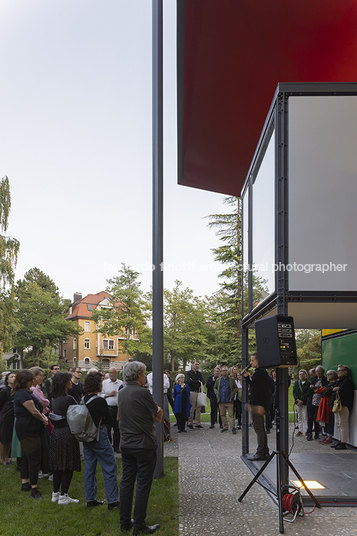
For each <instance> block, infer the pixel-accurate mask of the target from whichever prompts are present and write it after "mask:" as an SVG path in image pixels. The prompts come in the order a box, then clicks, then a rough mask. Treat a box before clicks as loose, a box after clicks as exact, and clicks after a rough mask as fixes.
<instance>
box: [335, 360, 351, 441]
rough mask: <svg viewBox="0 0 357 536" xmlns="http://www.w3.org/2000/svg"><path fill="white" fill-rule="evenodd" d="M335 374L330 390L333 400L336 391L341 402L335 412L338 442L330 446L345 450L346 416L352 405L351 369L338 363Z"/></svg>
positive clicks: (346, 434)
mask: <svg viewBox="0 0 357 536" xmlns="http://www.w3.org/2000/svg"><path fill="white" fill-rule="evenodd" d="M337 376H338V379H337V381H336V383H335V387H333V388H332V392H333V393H334V395H335V396H334V397H333V401H334V399H335V398H336V393H338V394H339V395H340V399H341V403H342V410H341V411H339V412H337V413H335V422H336V426H337V432H338V443H336V444H334V445H331V448H334V449H335V450H346V448H347V447H346V442H347V436H348V417H349V415H350V413H351V411H352V407H353V400H354V385H353V381H352V374H351V370H350V369H349V368H348V367H347V366H346V365H338V367H337ZM332 403H333V402H332Z"/></svg>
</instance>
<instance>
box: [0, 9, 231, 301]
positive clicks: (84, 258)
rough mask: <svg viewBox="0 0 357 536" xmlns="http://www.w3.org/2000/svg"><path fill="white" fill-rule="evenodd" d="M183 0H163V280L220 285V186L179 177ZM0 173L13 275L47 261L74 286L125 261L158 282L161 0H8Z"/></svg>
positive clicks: (0, 93)
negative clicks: (156, 136) (15, 247)
mask: <svg viewBox="0 0 357 536" xmlns="http://www.w3.org/2000/svg"><path fill="white" fill-rule="evenodd" d="M175 4H176V2H175V0H166V1H165V2H164V10H165V12H164V48H165V51H164V95H165V99H164V113H165V132H164V138H165V147H164V153H165V160H164V185H165V186H164V187H165V208H164V210H165V213H164V214H165V215H164V219H165V226H164V240H165V242H164V260H165V263H166V270H165V272H164V285H165V287H166V288H172V286H173V283H174V281H175V279H179V280H181V281H183V284H184V286H188V287H190V288H192V289H193V290H194V292H195V293H196V294H197V295H205V294H211V293H212V292H214V291H215V290H217V289H218V278H217V274H218V273H219V271H220V270H221V266H220V265H218V264H217V263H215V262H214V260H213V255H212V253H211V248H213V247H216V246H217V245H218V244H219V240H218V239H217V237H216V236H215V234H214V231H213V230H210V229H208V227H207V223H208V220H207V219H205V218H204V217H205V216H207V215H209V214H213V213H221V212H226V211H227V208H226V207H225V206H224V205H223V198H224V197H223V196H221V195H218V194H215V193H210V192H205V191H202V190H195V189H192V188H187V187H184V186H178V185H177V152H176V70H175V69H176V65H175V61H176V55H175V54H176V50H175V46H176V41H175V40H176V36H175V32H176V21H175ZM0 51H1V52H0V72H1V84H0V178H1V177H3V176H4V175H7V176H8V177H9V180H10V188H11V195H12V211H11V215H10V225H9V230H8V234H10V235H12V236H14V237H16V238H17V239H18V240H20V243H21V248H20V255H19V261H18V266H17V269H16V278H17V279H18V278H21V277H23V275H24V273H25V272H26V271H27V270H29V269H30V268H32V267H34V266H37V267H38V268H40V269H41V270H42V271H44V272H45V273H46V274H48V275H49V276H50V277H51V278H52V279H53V280H54V281H55V283H56V284H57V286H58V287H59V289H60V292H61V294H62V295H63V296H64V297H66V298H72V296H73V293H74V292H82V294H83V295H85V294H88V293H96V292H99V291H101V290H104V289H105V287H106V280H107V279H108V278H111V277H113V276H115V275H116V274H117V271H118V269H119V268H120V265H121V263H122V262H124V263H126V264H129V265H132V266H133V267H134V268H135V269H136V270H137V271H139V272H142V276H141V278H140V279H141V281H142V288H143V290H145V291H147V290H149V288H150V285H151V277H152V275H151V268H150V267H151V262H152V250H151V245H152V240H151V235H152V223H151V205H152V198H151V183H152V167H151V1H150V0H130V1H127V0H51V1H49V0H31V1H29V0H0Z"/></svg>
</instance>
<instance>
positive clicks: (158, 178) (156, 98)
mask: <svg viewBox="0 0 357 536" xmlns="http://www.w3.org/2000/svg"><path fill="white" fill-rule="evenodd" d="M152 192H153V193H152V195H153V211H152V218H153V240H152V253H153V262H152V263H153V266H154V270H153V276H152V287H153V288H152V330H153V335H152V343H153V344H152V346H153V356H152V369H153V393H154V399H155V401H156V402H157V403H158V405H159V406H160V407H161V408H163V407H164V390H163V389H164V387H163V375H164V370H163V369H164V363H163V355H164V336H163V292H164V287H163V260H164V257H163V251H164V248H163V3H162V0H152ZM155 426H156V438H157V442H158V445H159V446H158V450H157V462H156V467H155V471H154V478H161V477H163V476H164V441H163V423H159V424H156V425H155Z"/></svg>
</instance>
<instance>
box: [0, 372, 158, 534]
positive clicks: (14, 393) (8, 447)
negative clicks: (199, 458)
mask: <svg viewBox="0 0 357 536" xmlns="http://www.w3.org/2000/svg"><path fill="white" fill-rule="evenodd" d="M145 371H146V367H145V365H144V364H143V363H140V362H138V361H132V362H129V363H126V365H125V366H124V369H123V371H122V376H123V380H124V381H121V380H119V379H118V378H117V373H118V371H117V369H115V368H114V367H112V368H110V369H109V371H108V373H105V372H104V371H98V370H97V369H95V368H94V369H92V370H90V371H88V373H87V374H86V376H85V379H84V382H83V384H82V382H81V381H80V378H81V375H82V371H81V369H80V368H75V369H73V370H69V371H66V372H65V371H60V367H59V365H57V364H56V365H52V366H51V377H50V378H48V380H46V382H44V375H43V370H42V369H41V368H40V367H32V368H31V369H29V370H27V369H24V370H20V371H19V372H17V374H15V373H13V372H7V373H5V374H4V375H3V385H2V386H1V388H0V458H1V464H2V465H4V466H9V465H11V464H12V461H11V459H12V458H16V459H17V468H18V470H19V472H20V478H21V488H20V489H21V491H24V492H27V491H29V492H30V496H31V498H32V499H34V500H40V499H41V498H42V496H41V492H40V490H39V489H38V479H39V477H40V476H45V477H46V476H47V477H49V479H50V480H52V481H53V492H52V497H51V501H52V502H53V503H57V504H59V505H68V504H71V503H78V502H79V500H78V499H73V498H71V497H70V495H69V488H70V484H71V481H72V477H73V473H74V471H78V472H80V471H81V449H80V443H79V441H78V440H77V438H76V437H75V435H74V433H72V431H71V428H70V426H69V422H68V420H69V411H70V408H71V407H72V406H78V404H81V407H82V406H86V408H87V410H86V411H88V412H89V415H90V418H91V420H92V423H93V425H94V428H95V430H96V433H95V437H94V439H93V438H92V439H91V441H85V440H83V457H84V462H85V470H84V493H85V499H86V503H87V507H97V506H101V505H103V504H104V501H103V500H99V499H98V498H97V464H98V463H99V465H100V466H101V470H102V473H103V479H104V488H105V494H106V499H107V505H108V510H116V509H119V510H120V524H121V530H122V531H123V532H129V531H130V530H131V529H132V528H133V534H134V535H138V534H153V533H154V532H155V531H156V530H157V529H158V528H159V525H151V526H149V525H146V523H145V517H146V509H147V503H148V498H149V494H150V489H151V484H152V481H153V474H154V468H155V464H156V451H157V446H158V445H157V440H156V434H155V426H154V424H155V423H157V422H161V420H162V417H163V409H161V408H160V407H158V405H157V404H156V403H155V402H154V399H153V397H152V395H151V393H150V391H149V389H145V388H144V389H141V387H145V386H147V377H146V374H145ZM106 376H108V377H106ZM124 387H125V389H124ZM78 409H79V408H78ZM76 411H77V410H76ZM115 452H121V459H122V477H121V482H120V491H119V486H118V475H117V461H116V457H115ZM135 483H136V494H135V505H134V519H132V518H131V510H132V502H133V494H134V485H135Z"/></svg>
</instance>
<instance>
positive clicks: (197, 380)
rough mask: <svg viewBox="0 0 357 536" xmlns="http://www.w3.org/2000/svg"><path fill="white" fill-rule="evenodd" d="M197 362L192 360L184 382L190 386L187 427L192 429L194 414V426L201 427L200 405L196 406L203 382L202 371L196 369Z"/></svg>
mask: <svg viewBox="0 0 357 536" xmlns="http://www.w3.org/2000/svg"><path fill="white" fill-rule="evenodd" d="M199 366H200V364H199V362H198V361H197V360H196V359H195V360H194V361H193V362H192V366H191V370H188V371H187V373H186V383H187V385H188V386H189V388H190V403H191V410H190V416H189V418H188V427H189V428H190V430H193V416H194V415H195V428H203V426H201V406H197V397H198V393H199V391H200V389H201V385H203V384H204V379H203V376H202V373H201V372H200V371H199V370H198V367H199Z"/></svg>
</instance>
